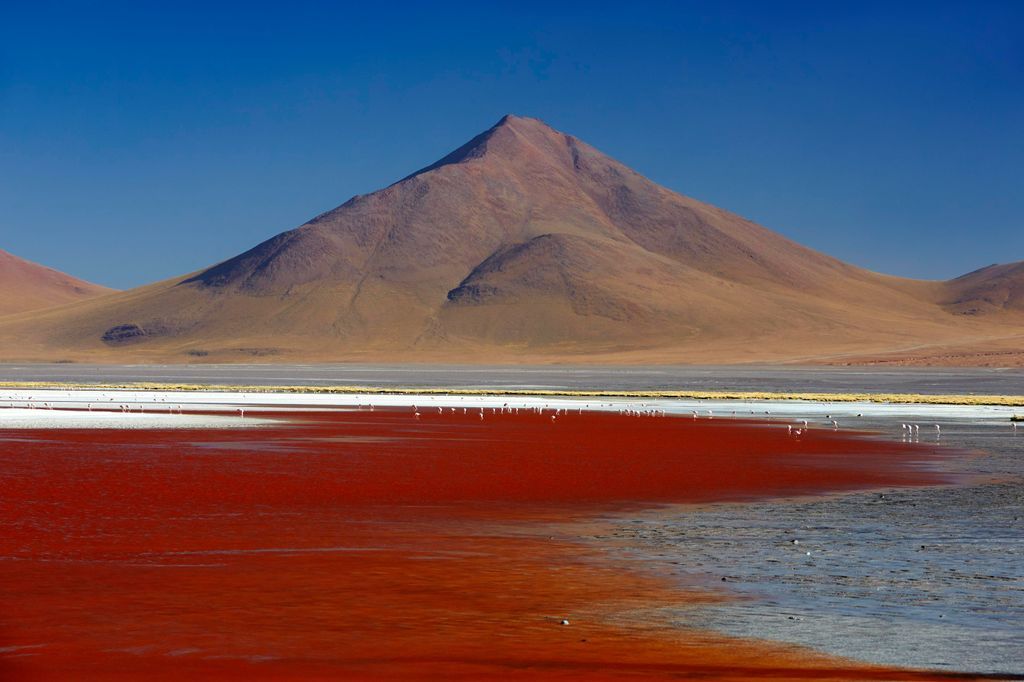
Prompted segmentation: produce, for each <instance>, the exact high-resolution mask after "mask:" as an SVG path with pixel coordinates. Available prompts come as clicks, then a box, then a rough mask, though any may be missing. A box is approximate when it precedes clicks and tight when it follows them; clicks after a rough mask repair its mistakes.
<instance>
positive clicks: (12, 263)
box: [0, 249, 113, 315]
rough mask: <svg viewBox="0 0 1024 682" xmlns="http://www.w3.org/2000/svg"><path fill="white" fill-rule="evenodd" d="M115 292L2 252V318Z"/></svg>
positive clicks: (0, 283) (0, 252)
mask: <svg viewBox="0 0 1024 682" xmlns="http://www.w3.org/2000/svg"><path fill="white" fill-rule="evenodd" d="M112 291H113V289H108V288H107V287H102V286H100V285H98V284H92V283H91V282H86V281H84V280H80V279H78V278H75V277H72V276H71V275H67V274H65V273H63V272H59V271H57V270H54V269H53V268H48V267H46V266H45V265H39V264H38V263H33V262H31V261H27V260H25V259H24V258H18V257H17V256H15V255H14V254H11V253H8V252H6V251H4V250H2V249H0V315H7V314H11V313H20V312H24V311H28V310H39V309H41V308H51V307H53V306H58V305H62V304H64V303H73V302H75V301H83V300H85V299H87V298H93V297H95V296H100V295H102V294H109V293H111V292H112Z"/></svg>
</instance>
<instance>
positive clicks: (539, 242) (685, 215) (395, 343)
mask: <svg viewBox="0 0 1024 682" xmlns="http://www.w3.org/2000/svg"><path fill="white" fill-rule="evenodd" d="M1020 270H1021V268H1020V267H1017V269H1016V270H1013V269H1012V268H1010V269H1009V270H1007V271H1006V272H1003V271H1000V272H999V274H998V276H988V277H982V278H978V277H975V276H974V275H968V276H966V277H965V278H961V280H969V281H967V282H961V280H954V281H953V282H950V283H942V282H920V281H913V280H907V279H900V278H896V277H889V276H884V275H879V274H877V273H873V272H869V271H867V270H863V269H861V268H857V267H854V266H851V265H848V264H846V263H843V262H841V261H838V260H836V259H834V258H831V257H829V256H826V255H823V254H821V253H818V252H816V251H813V250H811V249H808V248H805V247H803V246H800V245H799V244H796V243H794V242H792V241H790V240H788V239H785V238H784V237H782V236H780V235H778V234H776V233H774V232H771V231H770V230H768V229H766V228H764V227H761V226H759V225H756V224H754V223H752V222H750V221H748V220H745V219H744V218H741V217H739V216H737V215H734V214H731V213H728V212H727V211H723V210H722V209H719V208H716V207H714V206H710V205H708V204H704V203H702V202H699V201H696V200H694V199H691V198H688V197H685V196H682V195H680V194H677V193H675V192H672V191H670V190H668V189H665V188H664V187H661V186H659V185H657V184H655V183H653V182H651V181H649V180H647V179H645V178H644V177H642V176H641V175H639V174H637V173H636V172H634V171H632V170H630V169H629V168H627V167H625V166H623V165H622V164H620V163H619V162H617V161H615V160H613V159H611V158H609V157H608V156H605V155H604V154H602V153H600V152H599V151H597V150H596V149H594V148H593V147H591V146H589V145H587V144H586V143H584V142H581V141H580V140H578V139H576V138H574V137H572V136H570V135H566V134H563V133H560V132H557V131H555V130H553V129H551V128H550V127H548V126H547V125H545V124H544V123H542V122H541V121H538V120H536V119H529V118H518V117H513V116H506V117H505V118H503V119H502V120H501V121H499V122H498V124H497V125H495V126H494V127H493V128H491V129H490V130H488V131H486V132H484V133H482V134H481V135H478V136H477V137H475V138H474V139H473V140H471V141H470V142H469V143H467V144H466V145H464V146H462V147H460V148H459V149H457V150H455V151H454V152H452V153H451V154H449V155H448V156H446V157H444V158H443V159H441V160H440V161H438V162H437V163H434V164H432V165H430V166H427V167H426V168H424V169H422V170H420V171H418V172H416V173H413V174H412V175H410V176H408V177H406V178H405V179H403V180H401V181H400V182H397V183H395V184H393V185H391V186H390V187H387V188H385V189H382V190H380V191H378V192H374V193H372V194H368V195H364V196H357V197H354V198H353V199H351V200H349V201H348V202H346V203H345V204H343V205H341V206H339V207H338V208H336V209H334V210H332V211H328V212H327V213H324V214H322V215H320V216H317V217H316V218H314V219H313V220H311V221H309V222H308V223H306V224H305V225H302V226H301V227H299V228H297V229H295V230H291V231H288V232H284V233H282V234H280V235H278V236H276V237H274V238H272V239H269V240H267V241H266V242H264V243H262V244H259V245H258V246H256V247H255V248H253V249H251V250H249V251H246V252H245V253H243V254H241V255H239V256H237V257H235V258H232V259H230V260H228V261H225V262H223V263H220V264H218V265H215V266H213V267H211V268H209V269H206V270H203V271H201V272H198V273H194V274H192V275H190V276H187V277H183V278H175V279H173V280H168V281H166V282H161V283H157V284H153V285H149V286H147V287H142V288H140V289H135V290H132V291H127V292H124V293H121V294H118V295H115V296H111V297H106V298H104V299H102V300H100V301H96V302H94V303H91V304H87V305H83V306H80V307H77V308H76V309H75V310H67V311H64V310H62V311H54V312H53V313H51V314H48V315H47V316H45V317H43V318H41V319H40V318H38V316H37V318H36V319H32V320H28V319H23V318H7V319H6V320H3V321H0V357H2V356H7V357H13V356H18V357H28V356H31V357H35V358H52V357H55V356H60V357H71V358H83V359H116V358H126V357H131V358H151V359H161V360H181V361H184V360H189V359H194V358H197V357H205V358H208V359H210V360H222V361H231V360H242V359H250V358H252V357H268V358H275V359H280V360H285V359H309V360H332V359H333V360H350V359H392V360H406V361H416V360H450V361H512V360H523V359H532V360H570V361H603V362H618V361H621V362H667V361H673V362H687V361H692V362H734V361H745V360H817V361H822V360H835V361H842V360H843V359H844V358H846V357H856V358H859V359H867V358H870V357H871V356H873V355H875V354H880V353H889V352H892V351H899V350H900V349H919V348H922V347H925V346H927V347H929V348H932V347H934V348H938V347H943V346H948V345H955V344H961V345H963V344H967V346H969V347H972V348H974V347H976V348H978V349H979V350H980V349H983V348H985V347H987V345H989V344H992V343H1004V342H1005V339H1008V338H1010V337H1013V336H1015V335H1021V334H1024V311H1021V310H1020V309H1019V306H1016V305H1003V306H1002V308H1000V309H999V310H995V309H994V308H993V310H991V311H990V312H988V313H987V314H985V315H964V314H960V313H962V312H964V311H963V310H961V309H960V308H959V307H958V306H962V305H967V306H970V305H972V304H971V303H970V301H974V300H976V299H977V300H987V299H985V297H986V296H988V297H990V298H991V297H992V296H994V294H992V293H991V292H993V291H1004V290H1005V291H1015V292H1017V293H1015V294H1013V296H1016V297H1017V298H1014V299H1013V300H1016V301H1019V291H1020V289H1019V283H1020V282H1021V280H1022V275H1021V272H1020ZM972 277H973V279H971V278H972ZM1014 282H1016V283H1017V284H1014ZM1015 287H1016V288H1015ZM1006 300H1011V299H1010V298H1007V299H1006ZM965 302H967V303H965ZM986 310H988V309H986ZM900 352H902V351H900ZM913 352H914V353H916V352H918V351H917V350H914V351H913Z"/></svg>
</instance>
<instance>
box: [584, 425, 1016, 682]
mask: <svg viewBox="0 0 1024 682" xmlns="http://www.w3.org/2000/svg"><path fill="white" fill-rule="evenodd" d="M866 426H869V427H871V428H876V429H879V430H880V431H890V432H893V431H894V427H896V433H898V432H899V426H900V425H899V424H898V423H895V422H894V421H893V420H889V421H879V422H877V423H869V424H866ZM941 426H942V434H941V437H939V436H937V435H935V433H934V432H932V431H931V424H928V425H927V429H926V434H927V435H926V436H924V437H923V440H925V441H926V442H933V443H934V442H936V441H939V440H941V442H942V443H943V445H944V447H947V448H954V449H956V450H957V451H958V452H959V453H960V454H959V455H958V456H956V457H954V458H953V459H951V460H949V461H947V462H946V465H945V466H946V468H947V470H950V471H957V472H959V474H960V475H961V476H966V477H967V478H966V479H965V482H964V484H962V485H957V486H944V487H924V488H912V489H879V490H876V491H871V492H860V493H852V494H841V495H831V496H825V497H817V498H803V499H797V500H779V501H761V502H757V503H753V504H744V505H736V504H717V505H706V506H701V507H685V508H678V509H675V510H670V509H665V510H662V511H661V512H659V513H657V514H653V515H650V516H648V517H647V518H645V519H643V520H638V519H629V520H628V521H624V522H622V523H619V524H617V526H616V528H615V529H614V530H612V532H611V533H610V534H609V536H607V537H599V538H596V539H595V541H597V542H602V543H605V544H608V543H610V542H616V543H620V545H621V547H622V548H623V552H624V554H626V555H628V556H630V557H632V558H633V559H634V560H637V561H638V562H640V563H644V559H645V558H646V560H647V561H646V565H648V566H650V565H652V564H657V565H661V566H667V567H668V569H667V570H668V571H669V572H670V573H674V575H675V579H677V580H679V581H680V582H682V583H690V582H693V581H695V580H696V581H697V582H700V583H703V584H713V583H714V582H719V583H721V584H720V589H721V591H722V593H723V594H727V595H731V596H732V597H739V598H738V599H736V598H731V599H726V600H723V601H721V602H718V603H715V604H714V605H712V606H710V607H709V608H703V609H697V610H685V609H684V610H676V611H674V612H673V611H672V609H668V610H667V611H666V612H667V613H669V614H670V616H669V617H671V618H673V619H674V621H675V622H676V623H678V624H679V625H680V626H682V627H687V626H693V625H698V624H699V625H700V626H702V627H708V628H712V629H714V630H716V631H718V632H722V633H728V634H732V635H737V636H743V637H751V638H763V639H769V640H773V641H783V642H792V643H796V644H800V645H804V646H809V647H813V648H815V649H817V650H821V651H828V652H830V653H834V654H837V655H842V656H849V657H851V658H856V659H858V660H863V661H873V662H876V663H880V664H890V665H908V666H915V667H923V668H930V669H936V670H958V669H960V670H964V669H969V670H974V671H981V672H986V673H992V674H1006V675H1017V676H1019V675H1021V674H1024V662H1022V661H1024V657H1022V654H1021V652H1024V432H1021V434H1020V435H1019V436H1018V435H1015V432H1014V431H1013V430H1011V429H1010V428H1008V426H1009V425H1008V424H1005V423H992V422H990V423H974V422H966V421H956V420H946V421H944V422H943V423H942V425H941ZM904 439H906V438H904ZM919 440H920V439H919Z"/></svg>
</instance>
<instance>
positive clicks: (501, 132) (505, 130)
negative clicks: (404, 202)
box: [399, 114, 570, 182]
mask: <svg viewBox="0 0 1024 682" xmlns="http://www.w3.org/2000/svg"><path fill="white" fill-rule="evenodd" d="M566 139H570V138H569V136H568V135H565V134H564V133H560V132H558V131H557V130H555V129H554V128H552V127H551V126H549V125H548V124H547V123H545V122H544V121H542V120H540V119H539V118H531V117H528V116H517V115H515V114H505V115H504V116H502V117H501V119H500V120H499V121H498V122H497V123H495V124H494V125H493V126H491V127H490V128H488V129H487V130H485V131H484V132H482V133H480V134H479V135H477V136H476V137H474V138H473V139H471V140H470V141H469V142H467V143H466V144H464V145H462V146H461V147H459V148H458V149H456V150H455V151H453V152H451V153H449V154H447V155H446V156H444V157H442V158H440V159H438V160H437V161H435V162H434V163H432V164H430V165H429V166H425V167H423V168H421V169H419V170H418V171H416V172H415V173H411V174H410V175H407V176H406V177H404V178H402V180H400V181H399V182H402V181H404V180H408V179H409V178H413V177H416V176H417V175H422V174H424V173H429V172H430V171H432V170H436V169H438V168H441V167H442V166H449V165H452V164H456V163H463V162H466V161H471V160H473V159H478V158H481V157H483V156H484V155H485V154H488V153H493V154H496V155H502V156H518V155H519V153H521V152H522V151H523V150H524V149H525V148H527V147H529V146H534V147H536V146H537V145H538V144H541V145H547V144H550V143H551V142H552V141H556V140H566Z"/></svg>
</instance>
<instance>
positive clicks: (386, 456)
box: [0, 408, 973, 680]
mask: <svg viewBox="0 0 1024 682" xmlns="http://www.w3.org/2000/svg"><path fill="white" fill-rule="evenodd" d="M263 416H264V417H265V418H277V419H280V420H281V421H280V424H279V425H270V426H267V425H263V426H260V427H259V430H258V434H259V437H258V439H256V440H258V447H257V446H256V445H254V434H255V433H256V431H250V430H247V429H238V428H232V429H137V430H133V431H120V430H116V429H104V430H99V429H59V430H56V429H36V430H31V431H0V530H2V532H0V599H2V602H3V604H4V609H3V612H2V614H0V677H2V678H3V679H14V680H17V679H33V680H38V679H69V678H74V679H181V678H182V677H200V678H206V679H336V678H338V677H346V678H350V679H352V678H355V679H360V678H366V679H396V680H398V679H423V678H430V679H480V678H482V677H483V678H501V679H590V680H595V679H596V680H601V679H608V680H612V679H637V678H642V679H671V678H677V677H680V676H684V677H685V676H700V677H702V678H707V679H730V680H733V679H735V680H739V679H752V678H767V679H944V678H947V677H956V678H963V677H972V676H973V675H971V674H969V673H970V669H969V668H968V667H966V666H965V667H963V668H960V669H959V670H963V671H967V672H966V673H964V674H958V675H942V674H939V673H932V672H920V671H913V670H903V669H894V668H886V667H880V666H871V665H863V664H859V663H855V662H852V661H850V660H844V659H839V658H835V657H831V656H828V655H825V654H821V653H815V652H814V651H812V650H810V649H807V648H800V647H795V646H792V645H788V644H773V643H770V642H765V641H754V640H748V639H745V638H743V637H737V636H733V635H728V634H723V633H714V632H711V631H709V630H708V629H707V624H705V623H702V622H696V623H693V624H683V623H682V620H683V617H682V616H680V614H681V613H683V612H689V613H693V614H697V613H706V612H710V610H711V609H710V607H711V605H713V604H719V603H721V602H723V601H724V600H727V599H732V598H733V597H732V596H730V595H728V594H726V593H724V592H722V591H721V590H718V589H712V588H711V587H710V586H708V585H706V584H703V582H702V581H701V580H699V579H697V580H694V579H693V578H692V576H690V577H688V578H686V579H675V578H673V577H672V576H669V575H665V574H664V573H663V572H661V571H659V570H651V565H650V564H648V563H647V562H637V560H636V556H635V555H633V556H630V555H629V554H628V553H623V552H622V551H621V547H619V546H616V544H615V543H608V544H607V545H606V544H602V543H595V542H594V541H593V540H592V538H593V537H594V536H601V535H609V534H610V531H609V526H607V525H606V524H607V522H606V521H601V520H600V519H609V518H621V517H622V515H630V516H636V517H637V518H640V516H642V515H644V514H647V513H649V510H650V509H653V508H656V507H663V506H664V505H674V504H681V503H686V504H704V505H707V504H714V503H720V502H729V503H732V504H737V503H740V502H742V503H743V505H742V506H744V507H745V506H746V505H749V504H753V505H756V504H760V503H762V501H763V500H766V499H772V498H781V497H792V496H808V495H816V494H822V493H834V492H836V491H854V490H863V489H866V488H872V489H874V488H879V487H898V488H900V489H904V488H908V487H916V486H921V485H931V484H943V483H948V482H949V481H950V480H951V479H950V477H949V475H947V474H945V473H943V472H942V470H941V465H942V463H943V461H944V460H945V459H946V458H947V455H944V454H943V453H942V452H940V451H937V450H935V449H934V448H932V447H930V446H928V445H927V444H920V443H898V442H892V441H888V440H883V439H873V438H864V437H861V436H858V435H855V434H847V433H843V432H833V431H827V430H820V431H815V432H814V433H809V434H807V435H806V436H805V437H803V438H793V437H792V436H791V435H790V434H788V433H787V432H786V431H785V430H784V429H782V428H779V425H778V424H771V425H765V424H760V423H757V422H742V421H738V420H736V421H734V420H725V419H714V420H712V419H699V420H696V419H688V418H673V417H651V416H629V415H618V414H608V413H603V414H598V413H587V412H582V413H573V412H566V411H564V410H563V411H561V412H560V413H559V414H557V415H556V414H552V413H551V412H550V411H548V412H547V413H544V414H538V413H536V412H534V411H531V410H526V409H524V410H521V411H520V412H518V413H512V412H507V411H499V410H494V409H490V410H486V411H485V410H476V411H471V410H468V409H466V410H455V409H451V408H449V409H448V410H445V409H444V408H440V409H439V410H438V411H436V412H435V411H433V410H431V411H426V410H424V411H423V413H422V414H421V415H419V416H417V415H415V414H414V413H413V411H412V410H411V409H389V410H385V409H377V410H376V411H368V410H335V411H322V412H303V413H301V414H289V413H285V412H282V413H278V414H276V415H275V414H273V413H270V414H265V415H263ZM552 417H554V419H552ZM773 504H774V503H773ZM666 527H668V526H666ZM588 538H591V539H588ZM644 542H645V543H647V542H649V539H644ZM638 563H642V564H643V565H638ZM655 563H657V562H655ZM716 608H717V607H716Z"/></svg>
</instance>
